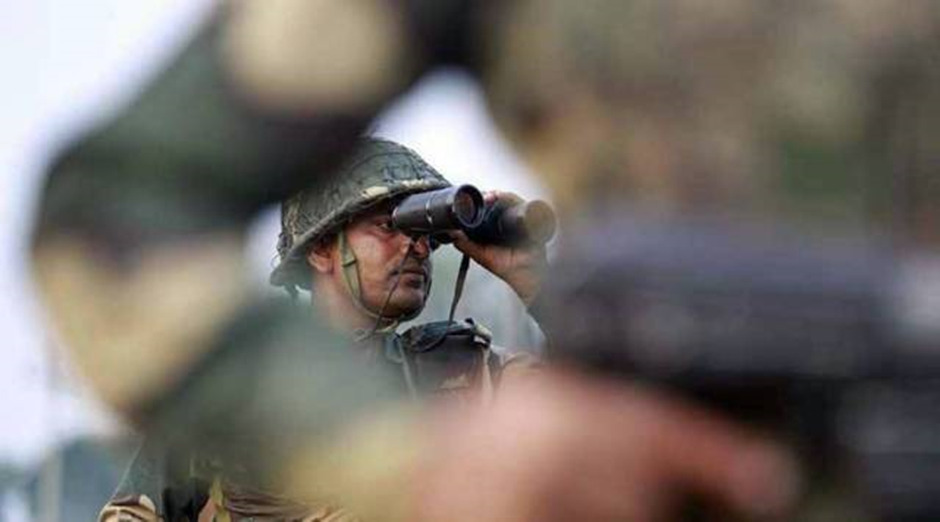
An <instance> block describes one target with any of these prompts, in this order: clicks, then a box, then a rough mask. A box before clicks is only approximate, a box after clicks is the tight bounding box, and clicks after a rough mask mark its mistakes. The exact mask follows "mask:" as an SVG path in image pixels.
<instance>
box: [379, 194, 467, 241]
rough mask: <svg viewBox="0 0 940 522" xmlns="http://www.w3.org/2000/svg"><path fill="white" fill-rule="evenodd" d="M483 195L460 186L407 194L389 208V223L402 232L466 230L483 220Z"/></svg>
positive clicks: (417, 233) (428, 232) (419, 232)
mask: <svg viewBox="0 0 940 522" xmlns="http://www.w3.org/2000/svg"><path fill="white" fill-rule="evenodd" d="M484 210H485V206H484V204H483V194H481V193H480V191H479V190H477V189H476V187H474V186H472V185H460V186H459V187H448V188H445V189H440V190H434V191H431V192H422V193H420V194H415V195H412V196H408V197H407V198H405V199H403V200H402V202H401V203H399V204H398V206H397V207H395V210H393V211H392V226H394V227H395V228H396V229H398V230H401V231H402V232H404V233H406V234H416V235H420V234H434V233H438V232H443V231H447V230H470V229H472V228H473V227H476V226H478V225H479V224H480V222H481V221H482V220H483V214H484Z"/></svg>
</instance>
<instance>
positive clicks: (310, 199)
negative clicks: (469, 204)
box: [270, 138, 450, 289]
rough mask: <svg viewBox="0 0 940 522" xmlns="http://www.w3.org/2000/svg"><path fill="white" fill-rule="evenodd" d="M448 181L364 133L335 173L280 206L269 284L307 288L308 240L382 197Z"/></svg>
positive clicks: (413, 155) (411, 156) (443, 185)
mask: <svg viewBox="0 0 940 522" xmlns="http://www.w3.org/2000/svg"><path fill="white" fill-rule="evenodd" d="M449 186H450V182H449V181H447V179H445V178H444V176H442V175H441V174H440V173H439V172H438V171H437V170H435V169H434V168H433V167H431V166H430V165H428V164H427V163H426V162H425V161H424V160H423V159H421V157H420V156H418V154H417V153H415V152H414V151H413V150H411V149H409V148H408V147H405V146H403V145H400V144H398V143H395V142H393V141H388V140H383V139H377V138H364V139H363V140H361V142H360V144H359V146H358V149H357V150H356V152H355V153H354V155H353V156H352V157H351V158H350V159H349V160H347V161H346V163H345V164H344V165H343V166H342V167H341V168H340V170H339V171H338V172H337V173H336V174H335V175H333V176H330V177H329V179H328V180H326V182H324V183H320V184H317V185H315V186H313V187H310V188H308V189H306V190H304V191H302V192H300V193H298V194H296V195H295V196H293V197H291V198H290V199H288V200H286V201H285V202H284V203H283V205H282V206H281V234H280V237H279V238H278V243H277V253H278V258H279V263H278V265H277V266H276V267H275V268H274V270H273V271H272V272H271V277H270V282H271V284H272V285H275V286H284V287H288V288H291V287H293V286H300V287H302V288H306V289H309V287H310V282H309V271H308V268H307V263H306V261H305V258H306V255H307V248H308V246H309V245H311V244H312V243H313V242H315V241H317V240H319V239H320V238H322V237H324V236H326V235H327V234H330V233H332V232H336V231H338V230H339V229H340V228H341V227H342V226H343V225H345V224H346V223H347V222H349V220H350V219H352V218H353V217H355V216H356V215H358V214H361V213H362V212H364V211H365V210H368V209H369V208H371V207H373V206H374V205H376V204H379V203H381V202H383V201H388V200H389V199H392V198H395V197H399V196H404V195H408V194H415V193H419V192H427V191H429V190H436V189H441V188H446V187H449Z"/></svg>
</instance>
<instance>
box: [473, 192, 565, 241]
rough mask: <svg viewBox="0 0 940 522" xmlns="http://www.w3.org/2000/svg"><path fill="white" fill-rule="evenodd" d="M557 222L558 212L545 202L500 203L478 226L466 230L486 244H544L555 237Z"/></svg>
mask: <svg viewBox="0 0 940 522" xmlns="http://www.w3.org/2000/svg"><path fill="white" fill-rule="evenodd" d="M557 223H558V220H557V218H556V217H555V211H554V210H552V207H551V205H549V204H548V203H546V202H544V201H541V200H532V201H526V202H522V203H515V204H510V203H506V202H497V203H496V204H494V205H493V206H491V207H490V208H489V209H488V210H487V212H486V216H485V217H484V218H483V222H482V223H480V225H479V226H477V227H474V228H473V229H471V230H468V231H467V237H469V238H470V239H472V240H473V241H476V242H477V243H484V244H496V245H518V244H526V243H534V244H545V243H548V242H549V241H550V240H551V239H552V237H554V236H555V229H556V228H557Z"/></svg>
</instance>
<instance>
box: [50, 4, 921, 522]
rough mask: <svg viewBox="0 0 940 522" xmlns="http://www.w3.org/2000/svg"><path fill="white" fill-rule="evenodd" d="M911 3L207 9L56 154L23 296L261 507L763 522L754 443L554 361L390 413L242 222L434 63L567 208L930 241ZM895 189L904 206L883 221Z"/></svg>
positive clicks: (112, 394)
mask: <svg viewBox="0 0 940 522" xmlns="http://www.w3.org/2000/svg"><path fill="white" fill-rule="evenodd" d="M937 10H938V7H937V4H936V2H932V1H929V0H920V1H916V0H915V1H910V2H884V3H880V4H873V3H870V2H851V1H823V0H819V1H807V2H788V3H785V4H782V3H780V2H774V1H770V0H767V1H756V2H742V1H739V0H719V1H715V2H709V3H708V6H703V5H700V4H698V3H695V2H684V1H680V0H665V1H663V0H636V1H631V2H623V1H619V0H597V1H592V2H588V3H582V2H568V1H565V0H548V1H537V0H529V1H527V0H517V1H514V2H486V1H479V2H472V1H468V2H462V1H453V2H447V1H441V2H420V1H410V2H401V3H388V2H382V1H378V0H375V1H368V0H362V1H355V2H308V1H306V0H278V1H265V0H255V1H250V0H246V1H244V2H239V3H232V4H230V5H228V6H227V9H226V10H225V11H224V12H220V14H219V17H218V18H217V19H216V20H215V21H214V22H213V23H212V24H210V26H209V27H208V28H207V29H206V31H204V32H203V33H201V34H200V35H199V36H198V37H197V38H196V40H195V41H194V43H193V45H192V46H190V47H189V48H188V49H187V50H186V51H185V52H184V53H183V55H182V56H181V58H180V59H179V60H178V61H177V62H175V63H174V65H173V66H172V67H171V68H169V69H168V70H167V71H166V72H165V73H164V74H163V75H162V76H161V77H160V78H159V79H158V80H157V81H156V82H155V83H154V84H153V85H152V86H151V87H149V88H148V90H147V91H146V92H144V93H143V95H142V96H141V98H140V99H139V100H138V101H137V102H136V103H135V104H134V105H133V106H132V107H130V108H129V109H128V110H127V111H126V112H125V113H123V114H122V115H121V116H119V117H118V118H117V119H116V120H114V121H112V122H109V123H108V124H107V125H105V126H103V127H102V128H101V129H100V130H99V131H97V132H96V133H94V134H92V135H90V136H89V137H86V138H85V139H84V140H83V141H82V142H81V143H79V144H78V145H76V146H75V147H73V148H71V149H69V150H68V151H67V152H66V153H64V154H63V155H62V156H61V157H60V158H59V159H58V160H57V162H56V164H55V165H54V166H53V169H52V174H51V177H50V179H49V182H48V185H47V187H46V190H45V192H44V200H43V203H42V208H41V212H40V220H39V225H38V227H37V231H36V234H35V249H34V257H35V263H36V270H37V274H38V278H39V281H40V285H41V288H42V291H43V292H44V295H45V298H46V302H47V303H48V305H49V308H50V310H51V313H52V316H53V318H54V320H55V321H56V324H57V326H58V328H59V331H60V332H61V333H62V334H63V336H64V338H65V339H66V340H67V341H68V342H69V344H70V346H71V347H72V349H73V355H74V359H75V361H76V362H77V363H78V365H79V366H81V367H82V368H83V369H84V370H85V373H86V375H87V376H88V378H89V381H90V383H91V384H92V385H93V386H94V387H95V388H96V389H97V390H98V392H99V393H100V394H101V396H102V397H103V398H104V399H105V400H107V401H108V402H109V403H110V404H112V405H113V406H114V407H115V408H117V409H119V410H120V411H122V412H124V413H125V414H126V415H128V416H129V417H130V418H132V419H136V420H137V422H138V423H139V424H141V425H142V426H143V427H144V428H145V429H146V430H147V431H148V432H149V433H151V434H154V435H156V436H159V437H165V440H166V441H167V443H168V444H172V445H178V446H187V445H196V446H200V449H207V448H208V449H212V450H213V452H215V453H218V454H220V457H221V458H220V460H222V461H226V458H225V457H227V458H228V460H227V461H228V462H244V463H245V465H246V467H248V468H251V469H246V470H245V475H246V477H247V478H250V479H253V480H255V481H257V482H260V483H262V485H263V486H264V489H265V490H268V491H273V490H277V488H278V486H280V487H281V488H282V489H283V490H284V491H285V493H286V494H287V493H289V494H290V495H291V496H293V497H294V498H298V499H301V500H304V501H306V500H311V504H314V503H315V500H316V499H308V498H305V496H309V495H312V494H313V492H316V493H317V494H319V495H326V496H327V497H329V498H330V500H331V501H332V500H334V499H338V501H340V503H341V504H342V505H344V506H349V507H350V508H352V509H354V511H355V512H356V513H357V514H362V515H363V517H365V518H370V517H371V518H372V519H394V518H406V519H407V518H412V519H414V518H417V519H425V520H493V519H502V520H576V519H582V520H597V519H627V520H660V519H664V518H668V517H669V516H670V515H673V514H675V508H676V506H677V501H679V502H681V498H684V497H685V493H687V492H694V493H698V494H699V496H701V497H703V498H705V499H706V500H708V501H709V502H711V503H714V504H719V505H723V506H724V507H726V508H728V509H729V510H731V511H734V512H743V513H745V514H751V515H762V514H765V513H777V512H779V511H781V510H782V509H783V508H784V507H785V506H786V505H787V504H788V502H789V501H791V500H792V497H793V492H794V489H795V485H794V480H792V472H787V470H788V469H789V467H788V466H787V464H786V463H787V461H786V460H782V457H781V455H780V453H779V452H778V451H775V450H774V447H773V446H770V447H768V445H767V443H766V442H765V441H764V439H760V438H755V437H754V436H753V434H751V433H750V432H749V431H747V430H746V429H745V428H743V427H741V426H738V425H733V424H729V423H728V422H727V421H725V420H722V419H721V418H720V417H719V416H717V415H713V414H710V413H706V412H705V411H703V410H702V409H699V408H697V407H692V406H689V405H688V404H686V403H684V402H682V401H680V400H677V399H675V398H670V397H668V396H666V397H664V396H663V395H662V394H660V393H651V392H649V391H648V390H645V389H644V388H642V387H637V388H629V387H625V386H624V385H623V384H610V383H608V382H606V381H603V380H601V379H597V378H588V377H584V376H579V375H576V374H571V373H566V372H565V371H564V370H561V369H559V370H555V371H549V372H547V373H546V374H545V376H544V377H543V378H542V379H538V380H537V381H536V382H533V383H530V384H527V385H525V386H519V387H507V388H505V389H503V390H502V393H501V397H500V398H499V399H498V400H497V401H496V403H495V405H494V406H493V408H492V409H471V410H470V411H461V412H459V413H460V414H455V413H454V411H453V409H450V410H448V411H446V412H438V411H436V410H431V409H427V408H424V407H421V406H418V407H417V408H416V409H410V408H408V407H405V406H403V402H402V401H401V400H394V399H392V397H396V395H397V394H396V393H395V392H394V391H393V390H394V389H395V386H394V383H395V382H396V381H395V379H396V378H397V377H398V376H390V375H387V374H383V372H376V374H373V373H371V372H370V370H366V369H363V368H362V365H359V364H356V362H357V361H355V360H353V359H354V358H353V357H352V355H350V354H349V350H344V349H343V348H344V346H343V343H342V342H341V341H339V340H337V338H336V337H335V336H331V335H330V334H329V333H328V332H329V331H330V329H329V327H328V326H327V325H325V324H322V323H317V321H316V318H317V317H320V318H321V319H322V312H321V313H320V314H314V319H313V320H311V318H310V317H309V314H304V317H299V318H297V317H295V318H293V319H291V318H290V314H289V313H284V312H281V311H276V310H275V311H272V310H269V309H267V308H266V307H263V306H262V307H258V306H256V305H253V304H252V303H253V302H254V301H253V296H252V291H251V288H250V286H249V285H247V284H245V283H244V282H243V281H242V279H241V276H240V274H241V243H240V240H241V235H242V233H243V231H244V229H245V227H246V225H247V223H248V221H249V219H250V218H251V217H252V216H253V215H254V213H255V212H256V211H257V210H258V209H259V208H261V207H262V206H263V205H265V204H268V203H272V202H275V201H278V200H280V199H282V198H284V197H287V196H288V195H290V194H292V193H294V192H296V191H297V190H300V189H301V188H302V187H304V186H306V185H307V184H308V183H309V179H308V176H309V175H310V172H330V171H331V170H332V167H335V166H336V164H337V161H339V160H340V159H342V158H343V157H344V155H345V154H347V153H348V152H349V151H350V149H351V147H353V145H354V143H355V138H356V137H357V136H358V135H359V134H360V133H361V132H362V131H363V129H364V128H365V127H366V125H367V122H368V121H369V119H370V118H371V117H372V115H374V114H375V113H376V111H377V110H378V109H380V108H381V107H382V106H383V105H384V104H385V103H386V102H387V101H388V100H390V99H392V98H393V97H394V96H396V95H397V94H399V93H400V92H402V91H404V90H405V89H406V88H407V86H408V85H409V84H410V83H412V82H413V81H414V80H415V79H417V78H418V77H419V76H420V75H421V74H423V73H424V72H425V71H427V70H429V69H430V68H432V67H435V66H437V65H441V64H452V65H460V66H465V67H467V69H468V70H469V71H470V72H471V74H474V75H475V76H477V77H479V78H480V79H481V81H482V82H483V84H484V86H485V88H486V90H487V93H488V96H489V100H490V102H491V105H492V107H493V109H494V115H495V116H496V117H497V120H498V121H499V122H500V123H501V125H502V126H503V128H504V129H505V130H506V131H507V135H508V136H509V137H510V139H511V140H512V141H513V142H514V143H515V144H516V145H517V146H518V147H519V149H520V150H521V151H522V152H523V154H524V156H525V157H526V158H527V159H529V160H530V161H531V162H532V163H533V165H534V166H536V168H537V169H538V170H539V171H540V172H542V173H544V174H545V175H546V176H547V177H548V179H549V181H550V185H551V186H552V188H553V189H555V191H556V198H557V200H558V201H560V202H562V203H564V206H565V207H566V208H568V209H570V210H580V209H588V208H591V207H589V205H591V206H594V205H596V204H597V203H598V202H605V203H607V205H612V206H618V205H622V204H624V203H625V202H629V203H630V204H631V205H634V206H635V207H637V208H644V209H648V210H652V211H653V212H652V213H653V214H656V213H665V214H670V213H684V212H688V211H690V210H695V211H714V210H731V211H732V212H733V213H735V214H738V215H743V216H751V215H754V214H765V213H771V214H786V215H789V216H798V217H799V218H801V219H805V220H807V221H809V219H810V218H812V217H819V218H821V219H820V220H817V221H812V223H813V224H814V226H815V223H819V222H828V221H846V222H852V223H855V224H859V223H861V224H862V226H868V225H869V224H870V223H871V222H874V221H877V218H887V219H886V221H887V222H889V223H890V225H889V226H893V227H897V228H898V229H899V230H904V231H905V232H904V233H905V234H906V235H907V236H908V237H909V238H910V239H913V240H916V241H928V240H930V239H931V238H934V239H935V238H936V237H937V225H936V223H937V220H936V213H935V212H936V211H935V210H934V209H933V208H932V206H931V205H928V204H926V202H927V201H929V200H930V199H931V198H932V197H934V196H936V183H935V182H934V180H935V179H936V176H935V166H936V165H937V161H936V154H937V152H936V151H937V148H936V147H934V146H933V138H932V136H933V135H934V134H935V133H934V132H933V129H936V128H937V126H936V125H934V124H935V123H936V121H937V107H938V104H937V103H936V102H937V93H938V92H940V89H935V88H932V86H935V85H936V81H935V80H936V75H937V69H936V67H935V66H930V65H929V64H932V63H935V62H933V61H932V59H933V58H932V57H933V54H932V53H933V52H934V51H935V49H937V45H936V41H937V40H936V37H937V25H938V24H937ZM886 173H887V174H889V176H886V175H885V174H886ZM899 174H900V175H899ZM898 175H899V176H898ZM895 176H897V177H895ZM886 194H888V195H889V196H888V197H887V198H886V197H885V195H886ZM894 197H900V198H901V199H902V200H904V201H907V200H908V199H910V200H911V205H907V204H905V205H885V199H888V200H893V198H894ZM882 220H883V221H884V220H885V219H882ZM597 320H611V318H606V317H603V316H598V319H597ZM311 323H313V324H311ZM311 339H316V340H317V342H316V345H315V346H313V345H312V343H311V342H310V340H311ZM353 383H355V384H353ZM392 426H394V428H393V427H392ZM418 448H420V451H418ZM235 455H237V456H238V458H232V457H233V456H235ZM288 455H289V456H290V458H288ZM403 477H404V478H403ZM363 484H367V485H368V486H363Z"/></svg>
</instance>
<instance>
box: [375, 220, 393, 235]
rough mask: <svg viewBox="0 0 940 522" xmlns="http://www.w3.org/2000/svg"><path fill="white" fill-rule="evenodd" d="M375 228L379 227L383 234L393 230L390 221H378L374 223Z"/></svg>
mask: <svg viewBox="0 0 940 522" xmlns="http://www.w3.org/2000/svg"><path fill="white" fill-rule="evenodd" d="M375 226H377V227H379V229H381V230H382V231H384V232H391V231H392V230H394V227H393V226H392V220H391V219H383V220H381V221H378V222H376V224H375Z"/></svg>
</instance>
